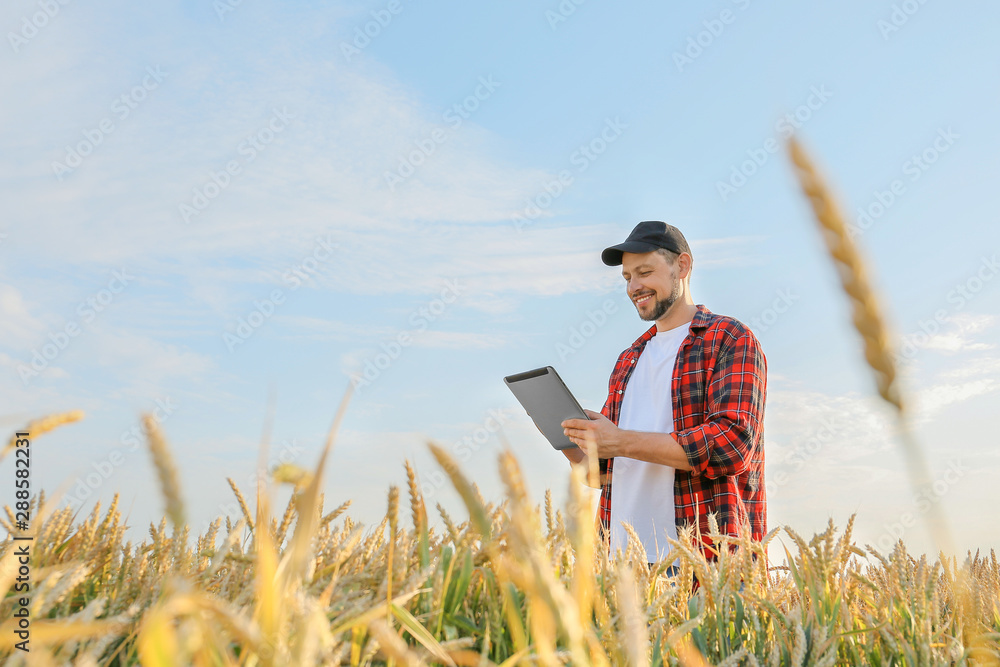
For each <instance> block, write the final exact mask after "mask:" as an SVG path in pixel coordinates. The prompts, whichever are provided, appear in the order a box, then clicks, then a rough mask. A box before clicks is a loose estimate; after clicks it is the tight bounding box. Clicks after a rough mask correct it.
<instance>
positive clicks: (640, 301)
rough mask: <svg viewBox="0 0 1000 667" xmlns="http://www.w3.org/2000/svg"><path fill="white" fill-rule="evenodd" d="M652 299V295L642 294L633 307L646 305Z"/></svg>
mask: <svg viewBox="0 0 1000 667" xmlns="http://www.w3.org/2000/svg"><path fill="white" fill-rule="evenodd" d="M652 298H653V295H652V294H644V295H643V296H640V297H639V298H637V299H636V300H635V305H637V306H641V305H642V304H644V303H646V302H647V301H649V300H650V299H652Z"/></svg>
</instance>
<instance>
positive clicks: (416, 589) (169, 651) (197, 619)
mask: <svg viewBox="0 0 1000 667" xmlns="http://www.w3.org/2000/svg"><path fill="white" fill-rule="evenodd" d="M151 437H159V438H160V441H159V442H155V443H152V445H153V447H154V448H162V451H160V453H159V454H158V455H157V456H158V457H160V460H165V459H163V457H164V455H165V452H166V447H167V443H166V440H165V439H163V436H162V435H160V434H156V435H153V436H151ZM331 441H332V439H331ZM328 444H329V441H328ZM432 448H433V450H434V454H435V456H436V457H437V459H438V461H439V462H440V463H441V464H442V466H443V467H444V469H445V471H446V472H447V473H448V475H449V476H450V477H451V479H452V481H453V483H454V484H455V486H456V488H457V490H458V491H459V493H460V495H461V496H462V498H463V500H464V502H465V504H466V506H467V509H468V515H469V519H467V520H465V521H462V522H456V521H455V520H454V519H452V518H451V517H450V516H448V515H447V514H446V513H445V512H444V510H443V508H441V507H440V506H438V510H439V513H440V514H441V518H442V521H443V523H444V525H445V526H446V530H445V531H444V532H440V533H439V532H438V530H437V529H435V528H434V527H433V526H432V525H431V521H430V520H429V518H428V516H427V509H426V505H425V501H424V498H423V497H422V495H421V493H420V490H419V489H420V486H419V482H418V479H417V474H416V471H415V470H414V469H413V468H412V466H410V465H409V464H406V471H405V472H406V476H407V486H408V490H409V505H410V507H409V509H410V515H411V523H412V525H410V526H405V525H403V524H402V523H401V521H400V519H399V517H400V514H401V513H400V511H399V504H400V500H399V493H398V491H397V490H396V489H395V488H393V489H392V490H391V491H390V496H389V503H388V505H389V509H388V511H387V513H386V517H385V519H384V520H383V521H382V523H381V524H379V525H378V526H374V527H372V528H370V529H368V530H365V529H364V528H362V527H361V526H359V525H356V524H355V523H354V522H353V521H352V520H351V519H350V517H349V516H346V515H343V512H344V509H345V506H343V505H342V506H341V507H338V508H337V509H335V510H333V511H331V512H328V513H325V510H324V498H323V495H322V494H321V493H319V492H318V488H319V487H318V484H317V481H318V480H320V479H321V478H322V468H321V466H320V467H317V469H316V470H314V471H312V472H311V473H305V472H304V471H299V472H297V473H295V474H291V473H290V471H288V470H284V471H283V472H281V473H280V475H281V477H282V478H285V479H288V480H290V481H289V483H294V484H296V486H295V491H294V493H293V495H292V498H291V500H290V502H289V505H288V507H287V509H286V510H285V513H284V515H283V517H282V518H281V520H280V521H279V520H278V519H276V518H275V517H272V516H271V514H270V512H269V509H268V506H267V502H266V498H267V494H266V493H263V494H260V495H259V497H258V499H257V503H256V507H257V508H256V512H255V515H254V517H253V520H252V521H251V520H250V519H249V518H248V517H249V514H250V511H249V508H247V509H246V510H244V514H246V515H247V516H241V517H239V518H238V519H234V518H230V517H224V518H223V517H220V518H219V519H217V520H216V521H214V522H213V523H212V524H211V527H210V528H209V529H208V531H207V532H206V533H205V534H203V535H199V536H197V537H196V538H194V540H193V542H192V540H191V539H190V537H189V534H188V530H187V527H186V526H180V527H178V528H175V530H174V531H173V532H172V534H168V532H167V521H166V519H164V520H163V521H161V522H160V523H159V525H150V527H149V537H148V538H147V539H144V540H143V541H142V542H141V543H140V544H137V545H136V544H132V543H131V542H125V541H124V532H125V526H124V525H123V522H122V517H121V513H120V511H119V510H118V506H117V496H116V497H115V500H114V502H112V504H111V506H110V507H109V508H108V509H107V510H105V511H103V513H102V511H101V508H100V506H97V507H95V508H94V509H93V511H92V512H91V513H90V515H89V516H88V517H86V518H85V519H83V520H82V521H74V518H73V515H72V512H71V510H70V509H51V508H47V507H46V506H47V501H46V499H45V497H44V495H39V496H37V497H35V498H34V499H33V500H32V513H33V514H34V513H36V512H38V511H39V510H42V509H51V511H50V512H49V513H48V517H47V518H46V519H45V521H44V522H43V523H41V524H40V525H39V526H38V530H37V534H36V539H35V542H34V552H33V557H32V563H31V566H32V569H33V580H34V581H35V582H36V587H35V589H34V591H33V594H32V596H31V603H30V605H31V606H30V608H31V612H32V618H33V619H34V620H33V624H32V639H31V649H32V650H31V653H28V654H25V653H22V652H21V651H18V650H14V649H13V642H14V641H15V640H14V639H12V638H13V637H14V635H12V633H11V629H12V621H11V620H10V619H11V613H12V610H13V608H14V604H15V600H14V598H13V594H12V593H10V592H9V593H8V595H7V597H6V598H5V599H4V602H3V604H2V605H0V618H2V619H4V622H3V623H2V625H0V650H2V651H3V652H4V653H5V654H6V655H9V656H10V658H9V661H8V662H9V664H23V663H24V662H25V661H27V662H28V663H29V664H38V665H57V664H76V665H98V664H101V665H105V664H107V665H128V664H137V663H139V662H141V663H142V664H145V665H330V664H334V665H336V664H344V665H371V664H399V665H423V664H441V665H483V666H488V665H498V664H499V665H513V664H528V665H534V664H544V665H562V664H573V665H625V664H629V665H643V666H654V667H655V666H658V665H664V664H671V665H704V664H720V665H740V664H742V665H794V666H798V665H834V664H844V665H847V664H850V665H855V664H871V665H890V664H900V665H901V664H907V665H910V664H912V665H931V664H996V662H995V661H996V659H997V656H998V655H1000V644H998V637H1000V603H998V600H1000V564H998V562H997V559H996V556H995V555H994V554H993V553H992V552H991V553H990V556H989V557H988V558H984V557H981V556H980V555H979V554H976V555H974V556H971V555H970V559H969V560H967V561H966V562H965V563H964V564H963V565H962V567H961V570H959V569H957V568H956V566H955V565H954V563H948V562H945V563H943V564H942V563H931V562H928V561H927V560H926V559H925V558H920V559H914V558H913V557H911V556H910V555H908V554H907V553H906V551H905V548H904V546H903V544H902V543H898V544H897V546H896V547H895V549H894V550H893V551H892V552H891V553H889V554H882V553H878V552H876V551H875V550H874V549H872V548H870V547H869V548H868V549H867V550H866V551H863V550H861V549H859V548H858V547H857V546H856V545H854V544H853V543H852V541H851V528H852V526H851V524H848V526H846V528H845V529H844V530H843V532H840V533H838V532H837V531H836V530H835V528H834V526H833V525H832V523H831V525H830V526H829V528H828V529H827V530H826V531H825V532H823V533H822V534H819V535H816V536H815V537H813V538H812V539H810V540H806V539H804V538H802V537H800V536H799V535H798V534H796V533H795V532H794V531H793V530H791V529H789V528H786V529H785V533H786V534H787V537H788V538H789V540H790V542H791V544H793V545H794V548H793V551H794V553H792V552H789V554H788V556H789V558H788V566H787V568H784V569H781V568H777V569H769V567H768V560H767V557H766V550H767V546H768V544H769V543H771V542H772V540H773V538H774V537H775V535H776V531H774V532H772V533H771V534H769V535H768V536H767V538H766V540H765V541H764V543H755V542H752V541H751V540H750V539H749V538H748V537H746V536H744V537H742V538H739V539H735V540H732V538H728V537H725V536H722V535H714V536H713V537H714V538H715V539H716V540H718V541H719V542H720V543H725V542H727V541H730V540H732V541H734V542H736V543H738V544H739V545H740V546H741V547H742V548H740V549H737V550H735V551H734V552H730V550H729V549H725V548H723V549H721V550H720V551H721V556H720V558H719V560H718V561H717V562H709V561H706V560H705V558H704V557H703V556H702V552H701V550H700V549H698V548H696V547H695V546H694V544H693V542H692V539H691V536H690V535H687V534H684V535H682V536H681V538H680V540H679V541H676V542H672V543H671V546H672V547H673V552H672V555H671V556H669V557H668V559H667V560H666V561H664V562H663V563H662V564H660V565H659V566H657V567H654V568H653V569H652V570H650V569H648V568H647V566H646V556H645V554H644V553H643V551H642V547H641V545H640V544H639V543H638V542H637V541H635V540H633V541H632V542H631V543H630V544H629V546H628V548H627V549H626V551H625V552H624V553H623V554H621V555H620V557H617V558H613V559H611V558H608V557H607V556H606V555H605V554H603V553H602V551H601V550H600V549H599V548H598V547H597V545H598V541H597V539H596V534H595V525H594V509H595V508H594V506H593V502H592V496H591V495H590V494H589V493H588V491H587V489H586V488H585V487H584V485H583V484H582V482H583V473H582V471H574V472H573V475H572V477H571V481H570V485H571V486H570V494H569V503H568V506H567V507H566V508H565V509H563V510H560V509H557V508H555V507H554V506H553V503H552V500H551V497H549V496H548V495H547V497H546V502H545V504H544V508H543V507H539V506H538V505H535V504H533V503H532V501H531V499H530V498H529V497H528V495H527V492H526V490H525V486H524V482H523V480H522V477H521V472H520V468H519V465H518V462H517V461H516V459H515V458H514V457H513V455H511V454H510V453H509V452H504V453H502V454H501V456H500V460H499V469H500V474H501V478H502V480H503V482H504V485H505V487H506V499H505V500H504V501H503V502H502V503H500V504H499V505H497V504H491V503H486V502H484V501H483V500H482V498H481V497H480V495H479V492H478V490H477V489H476V486H475V485H474V484H473V483H472V482H471V481H470V480H468V479H467V478H466V477H465V476H464V475H463V473H462V472H461V470H460V469H459V467H458V466H457V465H456V464H455V462H454V461H453V460H452V459H451V458H450V456H449V455H448V454H447V452H445V451H444V450H443V449H440V448H437V447H434V446H432ZM325 451H326V452H328V451H329V448H327V449H326V450H325ZM324 457H325V454H324ZM402 473H403V471H402V470H401V474H402ZM163 474H167V475H168V476H169V471H163ZM172 484H173V483H170V484H165V485H164V488H165V489H167V493H168V495H169V493H170V491H169V489H170V488H171V486H172ZM234 490H235V491H236V492H237V493H240V491H239V489H237V488H235V485H234ZM240 495H242V494H240ZM167 501H168V503H167V504H168V506H169V505H170V503H171V502H173V501H170V499H169V497H168V498H167ZM242 504H243V505H244V506H245V501H243V502H242ZM176 509H177V508H174V510H176ZM171 513H172V514H173V513H175V512H174V511H172V512H171ZM8 514H9V510H8ZM234 520H235V523H234ZM4 523H5V527H6V528H7V529H8V531H11V530H12V526H11V525H9V524H7V523H6V522H4ZM852 523H853V519H852ZM248 524H252V525H248ZM245 528H250V529H251V530H250V532H249V537H247V534H246V531H245ZM290 529H291V530H292V532H291V534H289V532H288V531H289V530H290ZM0 549H2V553H3V555H2V556H0V558H2V559H4V560H6V559H7V557H8V556H9V555H10V553H12V542H11V540H9V539H8V540H6V541H5V542H3V543H2V544H0ZM673 558H677V559H678V562H679V564H680V573H679V574H678V575H677V576H675V577H668V576H666V574H664V568H665V566H666V564H667V562H669V560H672V559H673ZM960 572H961V573H962V575H963V576H962V577H961V578H960V577H959V574H960ZM695 577H697V580H698V581H699V584H700V586H699V587H698V589H697V591H693V590H692V589H693V587H692V585H691V584H692V582H693V581H694V578H695ZM960 582H961V584H960ZM6 583H7V588H8V589H9V584H10V582H9V581H7V582H6ZM960 585H961V589H959V586H960ZM991 661H993V662H991Z"/></svg>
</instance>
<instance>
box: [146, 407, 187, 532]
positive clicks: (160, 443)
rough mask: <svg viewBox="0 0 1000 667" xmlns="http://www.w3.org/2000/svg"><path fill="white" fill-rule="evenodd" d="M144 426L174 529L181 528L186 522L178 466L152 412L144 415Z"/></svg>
mask: <svg viewBox="0 0 1000 667" xmlns="http://www.w3.org/2000/svg"><path fill="white" fill-rule="evenodd" d="M142 423H143V426H145V428H146V438H147V440H148V441H149V453H150V455H151V456H152V458H153V467H155V468H156V475H157V477H158V478H159V480H160V490H161V491H162V492H163V497H164V499H165V500H166V501H167V516H168V517H170V521H171V523H173V525H174V529H175V530H176V529H179V528H180V527H181V526H183V525H184V524H185V520H184V502H183V501H182V500H181V482H180V475H178V473H177V466H176V465H175V464H174V458H173V456H172V455H171V454H170V448H169V447H168V446H167V441H166V439H164V437H163V433H162V431H160V424H159V422H157V420H156V417H154V416H153V415H152V414H145V415H143V416H142Z"/></svg>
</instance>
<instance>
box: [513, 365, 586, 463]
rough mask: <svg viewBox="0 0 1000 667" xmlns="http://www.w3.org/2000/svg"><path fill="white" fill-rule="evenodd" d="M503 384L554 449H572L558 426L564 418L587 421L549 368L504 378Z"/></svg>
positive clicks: (581, 410) (568, 392) (578, 405)
mask: <svg viewBox="0 0 1000 667" xmlns="http://www.w3.org/2000/svg"><path fill="white" fill-rule="evenodd" d="M503 381H504V384H506V385H507V387H508V388H509V389H510V390H511V392H513V394H514V396H515V398H517V402H518V403H520V404H521V407H523V408H524V410H525V412H527V413H528V416H529V417H531V420H532V421H533V422H535V426H537V427H538V430H539V431H541V432H542V435H544V436H545V439H546V440H548V441H549V443H550V444H551V445H552V446H553V447H555V448H556V449H569V448H571V447H576V445H575V444H573V441H572V440H570V439H569V438H568V437H567V436H566V435H565V434H564V433H563V427H562V426H561V424H562V422H563V420H566V419H590V417H588V416H587V413H585V412H584V411H583V408H581V407H580V404H579V403H577V401H576V399H575V398H574V397H573V394H571V393H570V391H569V389H567V388H566V384H565V383H564V382H563V381H562V378H560V377H559V374H558V373H556V369H554V368H552V366H546V367H545V368H536V369H535V370H533V371H526V372H524V373H518V374H516V375H508V376H507V377H505V378H504V379H503Z"/></svg>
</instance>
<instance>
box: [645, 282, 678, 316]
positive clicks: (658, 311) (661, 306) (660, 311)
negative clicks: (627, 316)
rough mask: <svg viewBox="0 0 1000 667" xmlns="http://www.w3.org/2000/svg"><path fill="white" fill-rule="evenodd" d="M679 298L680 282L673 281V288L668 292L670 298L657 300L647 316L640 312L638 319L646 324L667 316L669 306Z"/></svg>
mask: <svg viewBox="0 0 1000 667" xmlns="http://www.w3.org/2000/svg"><path fill="white" fill-rule="evenodd" d="M679 298H681V281H680V280H675V281H674V287H673V289H672V290H671V291H670V296H668V297H666V298H664V299H657V300H656V302H655V303H654V304H653V309H652V310H651V311H650V312H649V314H648V315H643V314H642V311H641V310H640V311H639V319H641V320H645V321H646V322H654V321H656V320H658V319H660V318H661V317H663V316H664V315H666V314H667V311H669V310H670V308H671V306H673V305H674V304H675V303H676V302H677V299H679Z"/></svg>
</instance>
